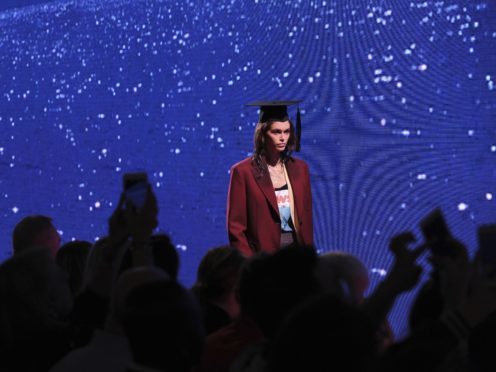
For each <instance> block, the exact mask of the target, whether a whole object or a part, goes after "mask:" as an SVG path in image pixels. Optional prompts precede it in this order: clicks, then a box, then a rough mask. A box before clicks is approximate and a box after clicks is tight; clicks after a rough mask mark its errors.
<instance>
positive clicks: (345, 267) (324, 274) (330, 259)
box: [316, 251, 369, 304]
mask: <svg viewBox="0 0 496 372" xmlns="http://www.w3.org/2000/svg"><path fill="white" fill-rule="evenodd" d="M316 274H317V278H318V280H319V283H320V285H321V287H322V290H323V291H324V292H327V293H330V294H333V295H335V296H338V297H339V298H341V299H343V300H344V301H347V302H350V303H354V304H359V303H361V302H363V298H364V293H365V290H366V289H367V287H368V285H369V276H368V271H367V268H366V267H365V265H364V264H363V263H362V262H361V261H360V260H359V259H358V258H357V257H355V256H353V255H351V254H349V253H345V252H338V251H334V252H328V253H324V254H322V255H320V256H319V259H318V265H317V270H316Z"/></svg>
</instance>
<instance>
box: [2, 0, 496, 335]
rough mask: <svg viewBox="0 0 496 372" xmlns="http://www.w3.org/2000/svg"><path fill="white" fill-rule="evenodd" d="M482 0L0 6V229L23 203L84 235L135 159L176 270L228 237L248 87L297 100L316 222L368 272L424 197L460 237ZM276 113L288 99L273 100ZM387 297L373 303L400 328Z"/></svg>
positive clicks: (495, 217)
mask: <svg viewBox="0 0 496 372" xmlns="http://www.w3.org/2000/svg"><path fill="white" fill-rule="evenodd" d="M495 50H496V4H495V3H494V2H491V1H487V0H486V1H468V0H467V1H462V0H451V1H402V0H401V1H400V0H396V1H387V0H360V1H359V0H355V1H346V2H345V1H338V0H336V1H262V0H260V1H236V0H232V1H177V2H173V1H160V0H133V1H131V0H120V1H116V0H115V1H114V0H108V1H103V0H101V1H98V0H92V1H84V0H80V1H76V0H74V1H56V2H51V3H48V4H46V5H33V6H29V7H25V8H18V9H11V10H5V11H2V12H0V129H1V134H0V200H1V202H0V215H1V216H2V223H1V224H0V247H1V250H0V252H1V258H2V259H5V258H7V257H8V256H9V255H10V252H11V240H10V234H11V231H12V229H13V227H14V225H15V224H16V222H17V221H19V220H20V219H21V218H22V217H23V216H25V215H28V214H33V213H41V214H46V215H49V216H52V217H53V218H54V223H55V224H56V226H57V227H58V229H59V230H60V231H61V232H62V233H63V240H64V241H69V240H71V239H73V238H78V239H86V240H95V239H96V238H97V237H99V236H102V235H103V234H105V231H106V219H107V218H108V216H109V215H110V214H111V212H112V210H113V207H115V203H116V201H117V200H118V197H119V193H120V191H121V183H122V181H121V180H122V174H123V173H124V172H127V171H136V170H146V171H147V172H148V174H149V178H150V180H151V181H152V183H153V185H154V189H155V191H156V193H157V196H158V198H159V201H160V229H161V230H162V231H165V232H168V233H170V234H171V236H172V238H173V240H174V242H175V244H176V245H177V247H178V250H179V251H180V254H181V260H182V262H181V264H182V267H181V278H182V280H183V282H184V283H186V284H191V282H192V281H193V279H194V277H195V273H196V267H197V264H198V262H199V260H200V258H201V257H202V256H203V254H204V253H205V251H206V250H207V249H208V248H210V247H213V246H215V245H220V244H224V243H226V241H227V234H226V231H225V201H226V195H227V185H228V181H229V174H228V171H229V168H230V166H231V165H232V164H234V163H235V162H237V161H239V160H241V159H242V158H244V157H246V156H248V155H249V154H250V151H251V148H252V133H253V128H254V124H255V121H256V118H257V113H256V111H254V110H253V109H249V108H246V107H244V104H245V103H247V102H250V101H252V100H255V99H292V98H299V99H302V100H303V103H302V105H301V109H302V114H303V115H302V118H303V125H304V128H303V143H302V146H303V149H302V153H301V155H299V156H301V157H302V158H303V159H305V160H306V161H307V162H308V163H309V165H310V168H311V175H312V187H313V196H314V219H315V238H316V243H317V247H318V248H319V250H321V251H326V250H330V249H340V250H346V251H349V252H352V253H354V254H356V255H357V256H358V257H360V258H361V259H362V260H363V261H364V262H365V263H366V264H367V266H368V267H369V268H370V271H371V279H372V284H373V285H374V284H375V283H376V282H377V280H378V279H380V277H381V276H382V275H384V274H385V272H386V270H387V268H388V266H389V264H390V259H391V258H390V255H389V253H388V250H387V243H388V239H389V238H390V237H391V236H392V235H394V234H396V233H398V232H400V231H403V230H406V229H411V230H413V231H414V232H415V233H417V235H418V237H419V239H420V238H421V237H420V235H419V234H418V228H417V225H418V221H419V220H420V219H421V218H422V217H423V216H424V215H425V214H427V213H428V212H429V211H430V210H431V209H433V208H435V207H437V206H439V207H441V208H442V209H443V211H444V213H445V216H446V217H447V220H448V222H449V224H450V227H451V228H452V230H453V232H454V234H455V235H456V236H458V237H459V238H460V239H461V240H463V241H464V242H465V243H466V244H467V245H468V247H469V248H470V250H471V252H474V251H475V249H476V245H477V241H476V227H477V225H479V224H483V223H489V222H496V211H495V202H496V200H495V198H496V186H495V185H496V167H495V165H496V129H495V128H496V127H495V125H496V120H495V116H496V115H495V114H496V98H495V93H496V90H495V89H494V81H495V78H496V53H495ZM291 113H292V114H293V115H294V112H293V111H292V112H291ZM409 301H411V295H410V296H405V297H403V298H402V299H401V300H400V301H399V302H398V304H397V306H396V308H395V310H394V311H393V313H392V315H391V321H392V323H393V326H394V328H395V329H396V331H397V332H398V333H399V334H401V333H403V332H404V330H405V322H404V318H405V306H407V305H408V304H409Z"/></svg>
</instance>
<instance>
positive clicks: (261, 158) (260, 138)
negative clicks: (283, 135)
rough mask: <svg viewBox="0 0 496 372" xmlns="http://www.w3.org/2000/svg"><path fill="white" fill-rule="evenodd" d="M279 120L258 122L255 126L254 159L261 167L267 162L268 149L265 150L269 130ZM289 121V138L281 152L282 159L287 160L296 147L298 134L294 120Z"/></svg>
mask: <svg viewBox="0 0 496 372" xmlns="http://www.w3.org/2000/svg"><path fill="white" fill-rule="evenodd" d="M276 121H278V120H269V121H266V122H264V123H257V126H256V127H255V134H254V136H253V159H254V160H255V163H256V164H257V165H258V167H259V168H260V169H264V168H265V167H264V164H265V162H266V159H265V156H266V150H265V141H266V135H267V132H268V131H269V130H270V127H271V126H272V124H273V123H274V122H276ZM287 121H288V122H289V139H288V144H287V146H286V149H285V150H284V152H283V153H282V154H281V157H282V161H283V162H286V160H288V159H289V157H290V156H291V152H293V150H294V149H295V148H296V141H297V139H296V135H295V129H294V125H293V122H292V121H291V120H289V119H288V120H287Z"/></svg>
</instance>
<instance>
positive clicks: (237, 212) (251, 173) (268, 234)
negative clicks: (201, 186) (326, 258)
mask: <svg viewBox="0 0 496 372" xmlns="http://www.w3.org/2000/svg"><path fill="white" fill-rule="evenodd" d="M286 170H287V172H288V176H289V180H290V181H291V187H292V189H293V197H294V205H295V209H296V210H295V211H294V212H295V213H296V214H297V216H298V218H297V219H298V223H299V225H300V226H299V228H298V232H299V240H300V242H301V243H302V244H304V245H312V244H313V224H312V192H311V189H310V175H309V172H308V166H307V164H306V163H305V162H304V161H303V160H299V159H295V158H290V159H288V161H287V162H286ZM227 231H228V234H229V241H230V243H231V245H232V246H233V247H235V248H237V249H238V250H239V251H240V252H241V253H242V254H243V255H244V256H246V257H250V256H251V255H253V254H254V253H256V252H259V251H265V252H269V253H272V252H276V251H277V250H279V246H280V244H281V219H280V217H279V208H278V207H277V200H276V194H275V191H274V187H273V186H272V181H271V180H270V175H269V172H268V171H266V172H261V171H260V170H259V169H258V168H257V166H256V164H255V161H254V160H253V159H252V158H248V159H245V160H243V161H241V162H239V163H237V164H235V165H233V166H232V168H231V180H230V182H229V193H228V197H227Z"/></svg>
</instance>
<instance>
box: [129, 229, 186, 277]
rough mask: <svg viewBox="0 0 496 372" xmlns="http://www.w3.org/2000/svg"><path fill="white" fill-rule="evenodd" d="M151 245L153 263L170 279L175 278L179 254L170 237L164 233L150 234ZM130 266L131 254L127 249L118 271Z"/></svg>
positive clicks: (177, 270)
mask: <svg viewBox="0 0 496 372" xmlns="http://www.w3.org/2000/svg"><path fill="white" fill-rule="evenodd" d="M150 245H151V247H152V255H153V263H154V265H155V266H157V267H158V268H160V269H162V270H164V271H165V272H166V273H167V274H168V275H169V277H170V278H171V279H174V280H176V279H177V274H178V272H179V255H178V254H177V250H176V247H175V246H174V244H172V242H171V240H170V238H169V237H168V236H167V235H165V234H158V235H152V236H151V238H150ZM130 267H132V255H131V252H130V251H129V250H128V251H126V252H125V253H124V257H123V258H122V262H121V266H120V270H119V271H120V272H124V271H126V270H127V269H129V268H130Z"/></svg>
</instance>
